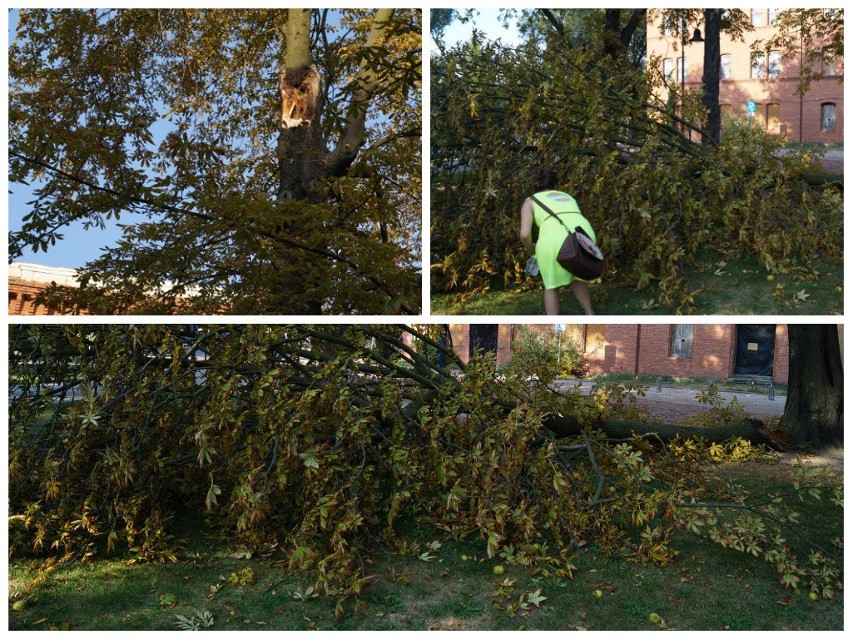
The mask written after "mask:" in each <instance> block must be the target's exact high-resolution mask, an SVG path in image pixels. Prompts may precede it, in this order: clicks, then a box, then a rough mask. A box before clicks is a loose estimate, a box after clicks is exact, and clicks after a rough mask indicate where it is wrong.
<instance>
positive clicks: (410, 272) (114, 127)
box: [9, 9, 421, 314]
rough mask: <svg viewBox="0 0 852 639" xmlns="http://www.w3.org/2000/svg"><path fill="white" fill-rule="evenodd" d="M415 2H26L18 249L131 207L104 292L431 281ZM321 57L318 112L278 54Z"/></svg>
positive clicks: (315, 294) (301, 291)
mask: <svg viewBox="0 0 852 639" xmlns="http://www.w3.org/2000/svg"><path fill="white" fill-rule="evenodd" d="M420 20H421V16H420V12H419V11H418V10H395V11H394V10H389V9H386V10H380V11H368V10H355V9H347V10H340V11H330V10H326V9H315V10H302V9H252V10H219V9H176V10H169V9H162V10H157V9H132V10H131V9H121V10H107V9H88V10H83V9H61V10H46V9H31V10H30V9H28V10H20V12H19V14H18V28H17V33H16V34H15V35H14V37H13V39H12V42H11V43H10V49H9V75H10V85H9V86H10V91H9V151H10V165H9V180H10V184H11V187H12V189H13V190H26V189H27V188H29V189H31V191H32V198H31V201H30V202H29V204H28V206H29V207H30V210H29V211H28V212H27V214H26V215H25V216H24V222H23V225H22V227H21V228H20V229H13V230H12V232H11V233H10V247H9V250H10V257H11V258H12V259H14V258H15V257H16V256H18V255H20V254H21V251H22V250H24V248H27V247H28V248H30V249H31V250H33V251H46V250H49V247H50V246H51V245H52V244H53V243H55V242H56V241H57V240H59V239H61V237H62V234H63V229H64V228H65V227H67V226H68V225H70V224H82V225H84V227H85V228H90V227H103V226H104V225H106V224H115V223H118V224H122V217H123V216H124V215H125V214H126V213H128V212H134V213H141V214H143V215H144V218H143V219H144V221H142V222H139V223H134V224H124V226H123V237H122V238H121V239H120V241H118V242H117V244H116V245H115V246H111V247H107V249H106V250H105V252H104V254H103V256H102V257H101V258H99V259H96V260H94V261H93V262H91V263H89V264H87V265H86V266H85V267H84V269H82V272H83V274H84V278H83V281H84V283H85V286H84V288H83V290H82V291H78V292H77V293H76V296H77V298H78V299H79V298H82V299H81V300H80V301H82V302H84V303H87V304H88V305H89V306H90V308H92V309H93V310H95V311H101V312H114V311H116V310H121V311H124V312H148V313H152V312H153V313H157V312H176V311H177V312H202V313H248V312H251V313H276V314H304V313H311V314H313V313H334V314H336V313H379V314H381V313H401V312H402V313H404V312H417V309H418V307H419V299H420V287H419V260H420V252H419V247H420V219H421V211H420V209H421V195H420V192H421V188H420V186H421V185H420V170H421V169H420V167H421V161H420V126H421V125H420V112H421V96H420V88H421V87H420V81H421V36H420V33H421V27H420ZM309 64H314V65H315V66H316V68H317V69H318V73H319V75H320V79H321V85H320V86H321V89H320V93H319V96H318V97H317V101H316V104H315V105H314V108H315V110H316V112H317V117H316V118H315V119H314V120H313V121H307V120H305V121H303V122H302V126H298V127H295V128H285V127H284V126H283V125H282V101H281V100H282V98H281V93H280V92H279V74H280V72H281V71H282V69H285V68H287V66H288V65H301V66H305V65H309Z"/></svg>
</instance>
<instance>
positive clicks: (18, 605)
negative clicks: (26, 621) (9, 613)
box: [12, 599, 27, 610]
mask: <svg viewBox="0 0 852 639" xmlns="http://www.w3.org/2000/svg"><path fill="white" fill-rule="evenodd" d="M26 607H27V602H26V600H24V599H18V600H17V601H16V602H15V603H13V604H12V610H23V609H24V608H26Z"/></svg>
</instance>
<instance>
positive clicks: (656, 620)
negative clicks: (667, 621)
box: [648, 612, 663, 623]
mask: <svg viewBox="0 0 852 639" xmlns="http://www.w3.org/2000/svg"><path fill="white" fill-rule="evenodd" d="M662 620H663V618H662V617H661V616H660V615H658V614H657V613H656V612H652V613H651V614H650V615H648V621H650V622H651V623H660V622H661V621H662Z"/></svg>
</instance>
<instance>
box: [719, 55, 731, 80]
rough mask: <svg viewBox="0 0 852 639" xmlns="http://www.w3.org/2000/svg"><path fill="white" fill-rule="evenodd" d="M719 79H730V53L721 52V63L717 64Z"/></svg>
mask: <svg viewBox="0 0 852 639" xmlns="http://www.w3.org/2000/svg"><path fill="white" fill-rule="evenodd" d="M719 79H720V80H730V79H731V54H730V53H724V54H722V60H721V64H720V66H719Z"/></svg>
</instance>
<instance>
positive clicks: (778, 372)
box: [772, 324, 790, 384]
mask: <svg viewBox="0 0 852 639" xmlns="http://www.w3.org/2000/svg"><path fill="white" fill-rule="evenodd" d="M772 370H773V375H772V379H774V380H775V381H776V382H778V383H779V384H786V383H787V378H788V375H789V374H790V341H789V339H788V338H787V325H786V324H778V326H776V327H775V366H774V368H773V369H772Z"/></svg>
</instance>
